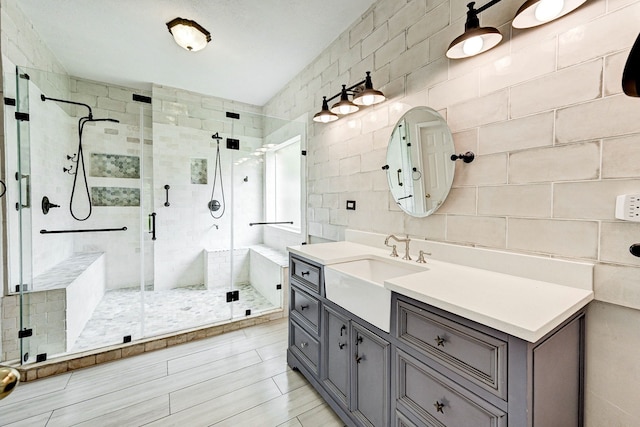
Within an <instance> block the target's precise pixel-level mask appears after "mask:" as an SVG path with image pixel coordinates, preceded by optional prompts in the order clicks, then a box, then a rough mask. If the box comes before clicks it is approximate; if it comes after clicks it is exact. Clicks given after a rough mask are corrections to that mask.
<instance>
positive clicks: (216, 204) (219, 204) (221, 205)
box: [207, 132, 227, 228]
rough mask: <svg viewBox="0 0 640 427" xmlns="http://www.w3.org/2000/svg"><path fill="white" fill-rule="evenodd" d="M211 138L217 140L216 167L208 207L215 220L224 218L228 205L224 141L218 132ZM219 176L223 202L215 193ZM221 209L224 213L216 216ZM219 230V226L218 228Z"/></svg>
mask: <svg viewBox="0 0 640 427" xmlns="http://www.w3.org/2000/svg"><path fill="white" fill-rule="evenodd" d="M211 138H213V139H215V140H216V144H217V146H216V160H215V167H214V171H213V186H212V188H211V199H210V200H209V202H208V203H207V207H208V208H209V214H210V215H211V217H212V218H214V219H220V218H222V215H224V211H225V209H226V207H227V204H226V202H225V200H224V185H223V184H222V164H221V162H220V157H221V156H220V140H221V139H222V137H221V136H220V135H218V132H216V133H214V134H213V135H211ZM218 175H220V193H221V196H222V197H221V201H218V200H216V199H214V193H215V192H216V184H217V181H218ZM220 209H222V211H221V212H220V213H218V214H215V215H214V212H217V211H219V210H220ZM216 228H217V226H216Z"/></svg>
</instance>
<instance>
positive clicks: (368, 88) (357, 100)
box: [313, 71, 387, 123]
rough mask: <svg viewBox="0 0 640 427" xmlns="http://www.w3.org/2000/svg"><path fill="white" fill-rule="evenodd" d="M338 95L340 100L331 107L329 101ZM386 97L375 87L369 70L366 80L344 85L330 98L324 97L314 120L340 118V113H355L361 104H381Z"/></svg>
mask: <svg viewBox="0 0 640 427" xmlns="http://www.w3.org/2000/svg"><path fill="white" fill-rule="evenodd" d="M363 85H364V86H363ZM349 96H353V101H351V100H349ZM337 97H340V101H338V102H336V103H335V104H333V105H332V106H331V109H329V101H331V100H333V99H336V98H337ZM385 99H387V98H386V97H385V96H384V94H383V93H382V92H380V91H379V90H376V89H374V88H373V83H372V82H371V72H370V71H367V75H366V77H365V79H364V80H362V81H360V82H358V83H356V84H354V85H353V86H350V87H347V85H342V90H341V91H340V92H338V93H336V94H335V95H333V96H332V97H330V98H327V97H326V96H324V97H322V110H321V111H320V112H319V113H316V114H315V115H314V116H313V121H314V122H318V123H329V122H333V121H336V120H338V119H339V118H340V117H339V116H338V115H343V116H344V115H347V114H351V113H355V112H356V111H358V110H359V109H360V106H369V105H375V104H379V103H381V102H383V101H384V100H385Z"/></svg>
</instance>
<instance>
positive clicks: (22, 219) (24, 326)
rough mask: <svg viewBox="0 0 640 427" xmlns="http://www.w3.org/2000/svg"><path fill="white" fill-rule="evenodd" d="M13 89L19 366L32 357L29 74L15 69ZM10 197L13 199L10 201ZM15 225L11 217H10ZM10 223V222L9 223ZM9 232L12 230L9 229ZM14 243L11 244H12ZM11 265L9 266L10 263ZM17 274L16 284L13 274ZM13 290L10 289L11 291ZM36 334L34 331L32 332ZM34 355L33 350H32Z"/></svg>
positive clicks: (15, 266) (13, 285)
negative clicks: (14, 101) (14, 106)
mask: <svg viewBox="0 0 640 427" xmlns="http://www.w3.org/2000/svg"><path fill="white" fill-rule="evenodd" d="M14 81H15V87H16V92H15V93H16V98H15V99H16V108H15V114H14V119H15V123H16V134H15V137H16V139H15V140H16V141H17V147H16V151H15V155H16V157H17V158H16V165H17V171H16V172H15V181H14V182H15V183H16V184H17V187H13V186H11V187H13V188H15V193H14V192H13V191H11V192H10V193H9V194H8V199H7V200H16V202H15V210H16V211H17V222H18V227H16V229H17V232H18V236H12V237H13V239H15V238H16V237H17V246H18V248H19V250H18V257H17V265H15V264H14V265H13V266H14V269H13V271H12V273H11V274H12V276H13V277H12V279H13V280H12V281H9V288H10V289H9V291H10V292H17V294H18V301H19V305H20V315H19V324H18V338H19V343H20V360H21V363H27V362H29V361H30V359H33V358H34V357H35V355H34V354H31V337H32V336H33V329H32V328H31V323H32V322H31V316H32V304H31V295H30V293H29V292H28V290H29V287H30V286H32V284H33V271H32V267H33V265H32V262H33V260H32V246H31V242H32V239H31V236H32V234H31V233H32V221H31V202H32V200H31V161H30V158H31V157H30V152H31V146H30V134H29V74H28V73H27V72H26V71H25V70H23V69H20V68H18V67H16V73H15V80H14ZM10 196H13V197H10ZM13 219H14V221H15V219H16V218H15V216H14V217H13ZM12 222H13V221H12ZM10 228H11V229H13V228H14V227H10ZM12 234H13V233H12ZM14 241H15V240H14ZM12 264H13V262H12ZM16 272H17V280H16V274H15V273H16ZM12 287H13V289H12ZM36 332H37V331H36ZM36 351H37V350H36Z"/></svg>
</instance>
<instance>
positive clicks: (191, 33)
mask: <svg viewBox="0 0 640 427" xmlns="http://www.w3.org/2000/svg"><path fill="white" fill-rule="evenodd" d="M167 28H168V29H169V32H170V33H171V35H172V36H173V39H174V40H175V41H176V43H178V45H179V46H181V47H183V48H185V49H186V50H188V51H190V52H197V51H199V50H201V49H204V47H205V46H206V45H207V43H209V42H210V41H211V33H209V31H207V30H205V29H204V27H202V25H200V24H198V23H197V22H196V21H191V20H189V19H183V18H175V19H172V20H171V21H169V22H167Z"/></svg>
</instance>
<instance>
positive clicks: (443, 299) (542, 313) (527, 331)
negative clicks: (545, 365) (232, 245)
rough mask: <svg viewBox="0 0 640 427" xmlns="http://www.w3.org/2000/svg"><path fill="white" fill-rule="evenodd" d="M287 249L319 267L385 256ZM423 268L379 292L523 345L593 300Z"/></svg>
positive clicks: (450, 269) (365, 250) (486, 274)
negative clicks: (439, 311) (408, 299)
mask: <svg viewBox="0 0 640 427" xmlns="http://www.w3.org/2000/svg"><path fill="white" fill-rule="evenodd" d="M288 249H289V251H290V252H291V253H293V254H297V255H300V256H302V257H305V258H307V259H309V260H311V261H315V262H317V263H319V264H323V265H331V264H336V263H341V262H348V261H354V260H357V259H361V258H363V257H366V256H367V255H378V256H380V255H382V256H388V255H389V251H388V250H384V249H378V248H374V247H372V246H367V245H362V244H358V243H352V242H346V241H345V242H334V243H319V244H312V245H301V246H293V247H289V248H288ZM395 260H398V262H409V263H412V264H414V265H415V262H414V261H402V260H400V259H399V258H395ZM423 265H424V266H425V271H424V272H420V273H415V274H410V275H406V276H401V277H397V278H393V279H389V280H386V281H385V282H384V286H385V288H387V289H389V290H391V291H393V292H397V293H399V294H402V295H406V296H408V297H411V298H414V299H416V300H418V301H422V302H425V303H427V304H430V305H432V306H434V307H437V308H440V309H442V310H445V311H448V312H450V313H453V314H457V315H459V316H462V317H464V318H467V319H469V320H472V321H475V322H478V323H481V324H483V325H486V326H489V327H492V328H494V329H497V330H499V331H502V332H505V333H507V334H510V335H513V336H516V337H518V338H521V339H524V340H526V341H529V342H536V341H538V340H539V339H540V338H542V337H543V336H544V335H546V334H547V333H548V332H550V331H552V330H553V329H554V328H556V327H557V326H559V325H560V324H561V323H562V322H564V321H565V320H567V319H569V318H570V317H571V316H572V315H573V314H575V313H576V312H577V311H579V310H580V309H581V308H582V307H584V306H586V305H587V304H588V303H589V302H590V301H591V300H592V299H593V291H592V290H588V289H579V288H575V287H570V286H563V285H558V284H555V283H550V282H544V281H540V280H533V279H528V278H523V277H518V276H513V275H510V274H503V273H497V272H493V271H488V270H483V269H479V268H472V267H465V266H461V265H458V264H453V263H447V262H442V261H436V260H428V261H427V264H423Z"/></svg>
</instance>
